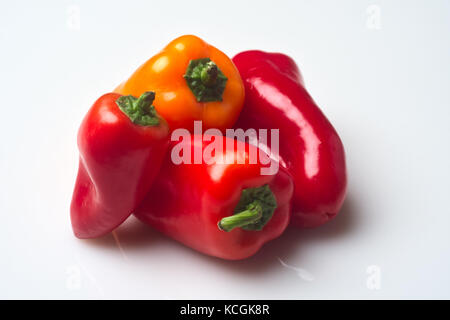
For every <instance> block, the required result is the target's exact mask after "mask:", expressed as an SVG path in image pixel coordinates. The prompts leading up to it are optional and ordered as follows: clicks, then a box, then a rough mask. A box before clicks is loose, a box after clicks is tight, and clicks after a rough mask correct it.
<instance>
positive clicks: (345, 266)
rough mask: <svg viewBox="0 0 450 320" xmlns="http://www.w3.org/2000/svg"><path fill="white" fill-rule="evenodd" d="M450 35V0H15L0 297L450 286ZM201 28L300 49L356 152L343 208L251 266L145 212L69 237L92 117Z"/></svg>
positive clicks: (249, 44)
mask: <svg viewBox="0 0 450 320" xmlns="http://www.w3.org/2000/svg"><path fill="white" fill-rule="evenodd" d="M449 31H450V1H445V0H442V1H436V0H433V1H398V0H397V1H381V0H370V1H369V0H365V1H357V0H354V1H332V0H330V1H312V0H309V1H280V0H278V1H257V2H256V1H255V2H250V1H243V0H240V1H217V2H214V1H194V0H190V1H179V2H173V1H142V2H137V1H130V0H127V1H123V2H120V3H113V2H112V1H76V0H74V1H52V2H51V1H28V2H25V1H7V2H3V3H2V5H1V10H0V42H1V50H0V88H1V99H0V110H1V115H0V147H1V148H0V150H1V158H0V181H1V184H0V214H1V222H0V298H63V299H66V298H67V299H70V298H75V299H77V298H163V299H165V298H223V299H229V298H236V299H239V298H251V299H259V298H269V299H279V298H285V299H302V298H363V299H379V298H450V289H449V285H450V257H449V255H450V252H449V249H450V248H449V244H450V232H449V227H450V209H449V206H448V203H449V201H448V198H449V196H450V183H449V181H450V169H449V166H450V150H449V149H450V147H449V146H450V142H449V138H450V125H449V122H450V111H449V110H450V62H449V57H450V42H449ZM189 33H192V34H196V35H198V36H200V37H202V38H204V39H205V40H206V41H208V42H210V43H211V44H213V45H215V46H217V47H218V48H220V49H221V50H223V51H224V52H225V53H227V54H228V55H229V56H233V55H234V54H236V53H238V52H239V51H243V50H247V49H263V50H268V51H280V52H284V53H287V54H289V55H291V56H292V57H293V58H294V59H295V60H296V61H297V62H298V64H299V66H300V68H301V70H302V72H303V75H304V78H305V80H306V85H307V88H308V90H309V91H310V93H311V95H312V96H313V97H314V98H315V100H316V102H317V103H318V104H319V106H321V108H322V110H323V111H324V112H325V114H326V115H327V116H328V118H329V119H330V120H331V121H332V123H333V124H334V126H335V127H336V129H337V130H338V132H339V134H340V135H341V138H342V140H343V142H344V145H345V148H346V152H347V161H348V172H349V189H348V198H347V200H346V203H345V205H344V208H343V210H342V212H341V213H340V215H339V216H338V217H337V218H336V219H335V220H334V221H332V222H330V223H329V224H328V225H326V226H323V227H321V228H319V229H315V230H307V231H305V230H298V229H289V230H288V231H287V232H286V233H285V234H284V235H283V236H282V237H281V238H279V239H277V240H275V241H273V242H271V243H269V244H268V245H266V246H265V247H264V248H263V249H262V250H261V251H260V252H259V253H258V254H257V255H256V256H254V257H252V258H250V259H248V260H245V261H240V262H229V261H222V260H219V259H216V258H211V257H207V256H204V255H201V254H199V253H196V252H195V251H193V250H191V249H188V248H186V247H183V246H182V245H180V244H178V243H176V242H174V241H172V240H170V239H167V238H165V237H163V236H161V235H160V234H158V233H157V232H156V231H153V230H150V229H149V228H147V227H146V226H144V225H141V224H140V223H138V222H137V221H129V222H128V223H127V224H126V225H124V226H122V227H121V228H119V229H118V230H117V239H118V242H117V241H115V239H114V237H113V236H112V235H110V236H107V237H105V238H102V239H98V240H91V241H82V240H78V239H76V238H75V237H74V236H73V234H72V230H71V226H70V220H69V204H70V199H71V193H72V188H73V185H74V181H75V176H76V171H77V157H78V151H77V148H76V132H77V128H78V126H79V124H80V121H81V119H82V117H83V115H84V114H85V113H86V111H87V110H88V108H89V107H90V106H91V104H92V103H93V102H94V101H95V100H96V99H97V97H99V96H100V95H102V94H103V93H106V92H108V91H110V90H112V89H113V88H114V87H115V86H116V85H117V84H119V83H120V82H121V81H123V80H124V79H126V78H127V77H128V76H129V75H130V74H131V73H132V72H133V71H134V70H135V69H136V68H137V67H138V66H139V65H140V64H141V63H143V62H144V61H145V60H147V59H148V58H149V57H151V56H152V55H153V54H155V53H156V52H157V51H159V50H160V49H161V48H162V47H163V46H165V45H166V44H167V43H168V42H169V41H171V40H172V39H173V38H175V37H177V36H180V35H182V34H189ZM118 244H120V246H118ZM279 259H281V261H280V260H279ZM378 276H379V277H378ZM377 279H378V280H380V281H378V282H377V281H376V280H377Z"/></svg>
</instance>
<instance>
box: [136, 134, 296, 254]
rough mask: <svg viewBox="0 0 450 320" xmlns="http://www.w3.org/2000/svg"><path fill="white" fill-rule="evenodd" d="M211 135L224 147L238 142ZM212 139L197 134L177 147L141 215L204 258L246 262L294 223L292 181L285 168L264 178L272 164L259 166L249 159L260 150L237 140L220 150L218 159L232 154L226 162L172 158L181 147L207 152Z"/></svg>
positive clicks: (155, 184) (163, 169)
mask: <svg viewBox="0 0 450 320" xmlns="http://www.w3.org/2000/svg"><path fill="white" fill-rule="evenodd" d="M203 137H205V136H203ZM211 137H214V138H215V139H216V140H217V139H220V140H221V141H222V145H223V146H225V145H226V143H227V140H231V141H232V143H233V142H235V141H234V140H233V139H230V138H226V137H224V136H211ZM198 138H199V139H198ZM210 139H211V138H210ZM206 140H209V139H202V136H201V135H198V136H196V135H194V136H192V137H189V138H188V139H187V138H186V139H183V140H182V141H181V142H172V143H171V147H170V148H171V150H172V151H171V152H170V153H169V152H168V153H167V158H166V160H165V161H164V164H163V166H162V168H161V171H160V173H159V174H158V176H157V178H156V180H155V183H154V184H153V187H152V188H151V189H150V191H149V193H148V194H147V196H146V198H145V199H144V201H143V202H142V203H141V205H140V206H139V207H138V208H137V209H136V211H135V215H136V217H138V218H139V219H140V220H142V221H143V222H145V223H146V224H149V225H150V226H152V227H154V228H155V229H157V230H159V231H160V232H162V233H164V234H166V235H168V236H169V237H171V238H173V239H175V240H177V241H179V242H181V243H183V244H185V245H186V246H188V247H191V248H193V249H195V250H198V251H200V252H202V253H204V254H207V255H211V256H215V257H220V258H223V259H229V260H238V259H244V258H246V257H249V256H251V255H253V254H255V253H256V252H257V251H258V250H259V249H260V247H261V246H262V245H263V244H264V243H266V242H267V241H270V240H272V239H274V238H276V237H278V236H279V235H281V234H282V232H283V231H284V230H285V228H286V227H287V225H288V224H289V217H290V214H289V209H290V199H291V196H292V192H293V185H292V181H291V178H290V176H289V174H287V173H286V172H285V171H284V169H282V168H280V170H279V171H278V172H277V173H275V174H272V175H262V174H261V168H263V167H265V166H269V165H263V164H261V161H260V160H259V158H258V161H255V162H256V163H252V162H251V161H249V160H248V159H249V153H250V154H251V152H252V151H250V149H249V148H256V147H255V146H251V145H248V144H246V143H245V142H241V141H236V144H234V149H232V148H229V149H227V151H226V152H222V151H218V150H216V151H215V152H216V153H215V154H216V157H219V158H220V157H222V155H226V157H227V158H225V159H227V160H225V161H210V162H208V163H209V164H208V163H207V162H206V161H203V162H202V163H201V164H195V163H193V164H188V163H181V164H174V162H173V161H172V159H171V158H170V157H171V155H172V153H173V152H174V150H175V149H176V148H181V149H182V150H183V153H184V152H185V150H187V151H186V152H187V153H188V154H190V155H193V154H204V152H205V150H206V149H207V148H208V145H209V143H208V142H206ZM230 155H232V157H230ZM228 157H230V158H228ZM233 159H241V161H235V160H233Z"/></svg>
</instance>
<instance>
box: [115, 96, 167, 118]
mask: <svg viewBox="0 0 450 320" xmlns="http://www.w3.org/2000/svg"><path fill="white" fill-rule="evenodd" d="M153 100H155V93H154V92H153V91H147V92H144V93H143V94H142V95H141V96H140V97H139V98H136V97H134V96H132V95H128V96H121V97H119V98H118V99H117V100H116V104H117V105H118V106H119V108H120V110H122V112H123V113H125V114H126V115H127V116H128V118H130V120H131V122H133V123H135V124H138V125H141V126H157V125H158V124H159V116H158V114H157V112H156V110H155V107H154V106H153V105H152V103H153Z"/></svg>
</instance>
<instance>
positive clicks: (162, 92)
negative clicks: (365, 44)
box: [115, 35, 244, 131]
mask: <svg viewBox="0 0 450 320" xmlns="http://www.w3.org/2000/svg"><path fill="white" fill-rule="evenodd" d="M208 59H209V60H210V61H209V63H208ZM148 90H151V91H155V92H156V99H155V106H156V110H157V111H158V113H159V114H160V115H161V116H162V117H163V118H164V119H166V121H167V122H168V123H169V127H170V129H171V130H174V129H177V128H185V129H188V130H192V129H193V121H194V120H202V121H203V127H204V128H206V129H208V128H218V129H220V130H222V131H223V130H225V129H227V128H230V127H232V126H233V124H234V122H235V121H236V119H237V117H238V115H239V112H240V111H241V108H242V105H243V103H244V86H243V83H242V80H241V78H240V76H239V72H238V71H237V69H236V67H235V66H234V64H233V62H232V61H231V59H230V58H228V57H227V56H226V55H225V54H224V53H223V52H221V51H220V50H218V49H216V48H215V47H213V46H211V45H209V44H207V43H206V42H204V41H203V40H202V39H200V38H198V37H196V36H193V35H185V36H181V37H179V38H177V39H175V40H173V41H172V42H170V43H169V44H168V45H167V46H166V47H165V48H164V49H163V50H162V51H161V52H160V53H158V54H157V55H155V56H154V57H152V58H150V59H149V60H148V61H147V62H145V63H144V64H143V65H142V66H141V67H139V69H137V70H136V71H135V72H134V74H133V75H132V76H131V77H130V78H129V79H128V80H126V81H125V82H124V83H122V84H121V85H120V86H119V87H117V88H116V89H115V92H117V93H120V94H126V95H128V94H131V95H134V96H139V95H141V94H142V93H143V92H145V91H148ZM196 90H197V91H196ZM194 91H196V93H194Z"/></svg>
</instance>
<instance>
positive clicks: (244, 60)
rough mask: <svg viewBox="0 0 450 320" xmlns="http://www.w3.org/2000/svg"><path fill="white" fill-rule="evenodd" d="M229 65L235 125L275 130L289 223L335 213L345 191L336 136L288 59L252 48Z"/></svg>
mask: <svg viewBox="0 0 450 320" xmlns="http://www.w3.org/2000/svg"><path fill="white" fill-rule="evenodd" d="M233 62H234V63H235V65H236V67H237V68H238V70H239V72H240V74H241V77H242V80H243V81H244V85H245V90H246V91H245V95H246V97H245V103H244V108H243V109H242V112H241V115H240V117H239V119H238V121H237V123H236V125H235V127H236V128H242V129H249V128H254V129H279V130H280V131H279V140H280V143H279V157H280V164H281V165H282V166H284V167H285V168H287V169H288V171H289V173H290V174H291V175H292V177H293V180H294V196H293V200H292V217H291V221H292V223H293V224H295V225H297V226H300V227H316V226H319V225H321V224H323V223H325V222H327V221H328V220H330V219H331V218H333V217H334V216H335V215H336V214H337V213H338V211H339V210H340V208H341V206H342V203H343V201H344V198H345V194H346V188H347V177H346V166H345V155H344V147H343V145H342V142H341V140H340V138H339V136H338V134H337V133H336V131H335V129H334V128H333V126H332V125H331V123H330V122H329V121H328V120H327V118H326V117H325V115H324V114H323V113H322V111H321V110H320V109H319V107H318V106H317V105H316V104H315V103H314V101H313V99H312V98H311V96H310V95H309V94H308V92H307V91H306V89H305V87H304V85H303V79H302V77H301V74H300V71H299V69H298V67H297V65H296V64H295V62H294V61H293V60H292V59H291V58H290V57H288V56H286V55H284V54H280V53H268V52H263V51H256V50H254V51H245V52H242V53H239V54H238V55H236V56H235V57H234V58H233ZM269 143H270V141H269ZM269 146H270V144H269Z"/></svg>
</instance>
